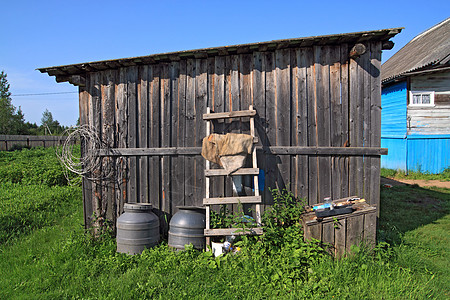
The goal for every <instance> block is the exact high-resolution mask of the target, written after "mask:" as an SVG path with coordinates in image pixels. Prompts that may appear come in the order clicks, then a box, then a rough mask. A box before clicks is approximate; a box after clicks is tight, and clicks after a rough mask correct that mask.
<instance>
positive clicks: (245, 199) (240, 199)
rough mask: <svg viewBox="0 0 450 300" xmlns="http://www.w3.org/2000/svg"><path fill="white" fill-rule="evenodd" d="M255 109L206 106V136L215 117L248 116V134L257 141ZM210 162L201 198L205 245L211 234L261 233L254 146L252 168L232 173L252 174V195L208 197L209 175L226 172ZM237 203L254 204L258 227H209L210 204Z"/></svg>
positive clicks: (251, 107)
mask: <svg viewBox="0 0 450 300" xmlns="http://www.w3.org/2000/svg"><path fill="white" fill-rule="evenodd" d="M255 115H256V110H254V109H253V105H250V106H249V108H248V110H241V111H231V112H223V113H211V108H210V107H208V108H207V112H206V114H204V115H203V120H205V121H206V122H207V124H206V136H209V135H210V134H211V122H212V120H217V119H232V118H242V117H249V122H250V135H251V136H253V143H257V141H258V139H257V137H256V136H255V119H254V117H255ZM210 167H211V162H210V161H208V160H207V161H206V166H205V177H206V180H205V185H206V196H205V198H203V205H204V206H205V207H206V229H205V231H204V233H205V237H206V245H210V241H211V236H224V235H261V234H262V233H263V229H262V228H261V227H260V226H261V202H262V201H261V196H260V195H259V185H258V175H259V168H258V162H257V159H256V147H253V151H252V168H240V169H238V170H237V171H235V172H233V173H232V175H252V176H253V187H254V195H253V196H237V197H220V198H211V197H210V191H209V188H210V177H212V176H227V172H226V171H225V170H224V169H211V168H210ZM238 203H242V204H244V203H250V204H256V223H257V225H258V227H256V228H246V229H245V231H243V230H242V229H240V228H216V229H211V228H210V225H211V224H210V212H211V205H221V204H238Z"/></svg>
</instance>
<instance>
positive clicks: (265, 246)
mask: <svg viewBox="0 0 450 300" xmlns="http://www.w3.org/2000/svg"><path fill="white" fill-rule="evenodd" d="M27 189H29V190H30V192H29V194H30V195H34V196H32V197H26V194H27V193H26V191H27ZM66 189H70V188H69V187H66V186H54V187H50V186H48V185H45V184H41V185H39V186H37V185H28V186H25V185H23V184H21V185H19V184H13V183H4V184H3V185H2V187H1V190H2V193H4V194H5V195H6V194H7V195H10V198H8V199H9V200H5V199H6V197H0V205H4V207H8V208H7V209H6V210H7V211H8V215H11V214H14V213H15V210H16V209H17V211H27V210H30V209H31V208H30V207H33V205H32V204H29V203H28V204H27V202H31V203H33V202H35V199H36V198H37V197H39V195H40V194H42V195H43V196H42V199H47V198H48V199H53V200H52V201H50V202H53V205H50V204H48V205H47V204H46V205H38V208H36V210H35V212H37V215H39V214H42V216H44V215H45V220H46V222H44V223H40V222H34V221H29V223H26V222H24V223H23V227H25V228H26V230H21V229H20V226H21V225H17V226H18V228H19V229H18V230H17V234H15V236H14V237H13V238H10V239H9V242H8V243H2V244H0V299H67V298H75V299H216V298H217V299H229V298H233V299H234V298H237V299H381V298H382V299H426V298H431V299H448V298H449V296H450V295H449V290H450V285H449V283H450V277H449V271H448V270H450V265H449V263H450V253H449V250H448V248H449V247H448V245H449V244H450V243H449V242H450V230H449V229H450V190H448V189H435V188H426V189H425V188H419V187H416V186H400V187H393V188H391V189H387V188H382V190H381V208H382V210H381V218H380V226H379V229H380V231H379V239H380V241H379V244H378V246H377V247H376V248H375V249H374V250H373V251H369V250H367V249H365V248H364V247H363V246H361V247H354V249H353V252H352V254H351V255H349V256H348V257H345V258H343V259H340V260H334V259H332V258H331V257H329V256H328V255H327V254H326V252H325V251H323V250H322V249H321V247H320V245H319V244H318V243H311V244H306V243H304V242H303V241H302V239H301V237H300V234H301V228H300V227H299V226H298V224H297V223H296V222H290V220H292V219H295V218H297V214H298V213H299V212H300V209H299V208H298V207H297V206H288V208H289V209H284V207H286V205H288V202H286V203H283V205H280V206H279V207H278V208H277V209H278V211H277V212H276V213H275V214H274V215H275V216H278V219H272V221H269V220H268V219H266V222H272V223H271V224H272V225H273V226H271V229H270V230H269V228H268V229H267V235H266V236H264V237H263V239H260V240H256V239H254V238H249V239H244V240H243V241H241V246H242V251H241V253H239V254H237V255H227V256H223V257H219V258H213V257H212V256H211V253H210V252H200V251H196V250H193V249H188V250H187V251H184V252H175V251H172V250H170V249H169V248H168V246H167V244H166V243H162V244H161V245H160V246H158V247H155V248H153V249H149V250H145V251H144V253H143V254H142V255H136V256H128V255H125V254H119V253H116V252H115V242H114V239H112V238H111V237H110V236H109V235H107V234H105V235H103V236H101V237H100V238H98V239H93V238H91V237H90V236H89V235H85V234H84V229H83V226H82V220H83V216H82V205H81V198H82V197H81V192H80V189H79V187H78V188H73V187H72V188H71V189H73V190H70V191H69V190H66ZM33 193H34V194H33ZM45 195H47V196H45ZM51 195H53V196H51ZM52 197H53V198H52ZM58 197H59V198H58ZM12 199H16V200H17V199H19V200H20V201H18V203H19V204H18V205H16V206H14V205H9V206H7V205H6V204H5V203H7V202H8V201H9V202H8V203H11V201H12ZM280 199H281V200H280V202H283V201H285V200H286V199H287V198H282V197H281V198H280ZM40 201H43V200H40ZM43 202H45V201H43ZM45 203H47V202H45ZM285 204H286V205H285ZM59 205H61V209H60V208H57V207H58V206H59ZM292 212H294V213H292ZM18 214H19V215H21V216H22V217H21V218H23V219H24V220H26V219H27V218H28V215H27V214H23V213H18ZM38 220H40V218H38ZM280 220H283V221H282V224H288V225H287V226H284V225H281V223H280V224H279V223H278V222H281V221H280ZM29 224H37V225H36V226H31V227H30V226H29ZM283 226H284V227H283ZM0 229H1V230H3V229H4V228H3V226H2V227H1V228H0Z"/></svg>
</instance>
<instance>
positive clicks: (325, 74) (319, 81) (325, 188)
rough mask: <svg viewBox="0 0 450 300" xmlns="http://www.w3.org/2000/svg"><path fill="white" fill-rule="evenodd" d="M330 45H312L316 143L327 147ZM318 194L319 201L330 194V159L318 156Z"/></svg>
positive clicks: (329, 139)
mask: <svg viewBox="0 0 450 300" xmlns="http://www.w3.org/2000/svg"><path fill="white" fill-rule="evenodd" d="M330 51H331V49H330V46H316V47H314V56H315V67H316V89H317V91H316V95H317V98H316V103H317V145H318V146H319V147H328V146H330V142H331V133H330V130H331V128H330V126H331V124H330V121H331V120H330V117H331V114H330V89H329V88H330V69H329V68H330ZM318 162H319V188H318V191H319V195H318V199H319V201H321V200H322V199H323V198H325V197H330V196H331V159H330V157H327V156H319V158H318Z"/></svg>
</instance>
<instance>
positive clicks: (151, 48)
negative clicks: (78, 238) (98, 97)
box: [0, 0, 450, 125]
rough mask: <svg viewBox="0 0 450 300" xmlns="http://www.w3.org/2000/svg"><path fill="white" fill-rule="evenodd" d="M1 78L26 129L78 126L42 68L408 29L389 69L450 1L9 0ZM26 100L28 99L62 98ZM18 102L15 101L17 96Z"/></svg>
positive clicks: (73, 110)
mask: <svg viewBox="0 0 450 300" xmlns="http://www.w3.org/2000/svg"><path fill="white" fill-rule="evenodd" d="M1 9H2V21H3V22H2V35H3V38H2V39H1V44H0V45H1V46H0V70H4V71H5V72H6V73H7V74H8V81H9V83H10V84H11V89H10V91H11V92H12V94H13V96H12V99H13V100H12V101H13V104H14V105H15V106H16V107H19V106H21V108H22V110H23V112H24V114H25V119H26V120H27V121H30V122H36V123H37V124H38V125H39V124H40V119H41V117H42V112H43V111H44V110H45V109H49V110H50V111H51V112H52V114H53V117H54V118H55V119H56V120H58V121H60V123H61V124H63V125H73V124H75V122H76V120H77V118H78V96H77V94H76V93H74V92H76V91H77V88H76V87H74V86H72V85H70V84H68V83H56V82H55V79H54V77H49V76H48V75H46V74H41V73H40V72H39V71H36V70H35V69H36V68H41V67H49V66H58V65H65V64H73V63H81V62H88V61H97V60H106V59H116V58H124V57H132V56H141V55H149V54H155V53H162V52H170V51H180V50H189V49H197V48H205V47H215V46H225V45H233V44H241V43H251V42H262V41H269V40H274V39H284V38H295V37H306V36H315V35H325V34H335V33H346V32H357V31H365V30H376V29H385V28H393V27H405V29H404V30H403V31H402V33H400V34H399V35H397V36H396V37H395V38H394V39H393V41H394V42H395V47H394V49H393V50H390V51H383V62H384V61H386V60H387V59H388V58H389V57H390V56H391V55H393V54H394V53H395V52H396V51H398V50H399V49H400V48H401V47H403V46H404V45H405V44H406V43H407V42H408V41H409V40H411V39H412V38H413V37H414V36H416V35H417V34H419V33H421V32H422V31H424V30H426V29H428V28H429V27H431V26H433V25H435V24H436V23H439V22H440V21H443V20H444V19H446V18H448V17H449V16H450V1H448V0H441V1H432V0H429V1H416V0H410V1H392V0H391V1H310V0H309V1H303V0H302V1H281V0H278V1H264V0H259V1H244V0H241V1H232V0H230V1H161V0H160V1H137V0H136V1H134V0H128V1H123V0H122V1H115V0H110V1H95V0H90V1H84V0H79V1H69V0H66V1H45V0H40V1H21V0H14V1H13V0H4V1H2V4H1ZM64 92H72V93H69V94H56V95H34V96H20V95H23V94H42V93H64ZM15 95H17V96H15Z"/></svg>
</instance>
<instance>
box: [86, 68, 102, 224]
mask: <svg viewBox="0 0 450 300" xmlns="http://www.w3.org/2000/svg"><path fill="white" fill-rule="evenodd" d="M100 88H101V84H100V74H99V73H98V72H95V73H92V74H91V76H90V84H89V89H90V91H89V95H90V97H89V125H90V126H91V130H94V131H95V132H96V133H97V135H98V136H99V138H100V139H101V99H100V97H101V91H100ZM101 168H102V167H101V165H100V166H99V167H98V169H96V170H94V172H93V174H92V175H91V177H96V178H100V177H101V172H102V171H101V170H102V169H101ZM101 183H102V182H101V180H95V181H92V200H93V203H92V210H93V214H94V218H95V219H94V223H95V224H94V228H98V227H99V226H101V225H102V220H103V218H104V214H103V211H102V189H101Z"/></svg>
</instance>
